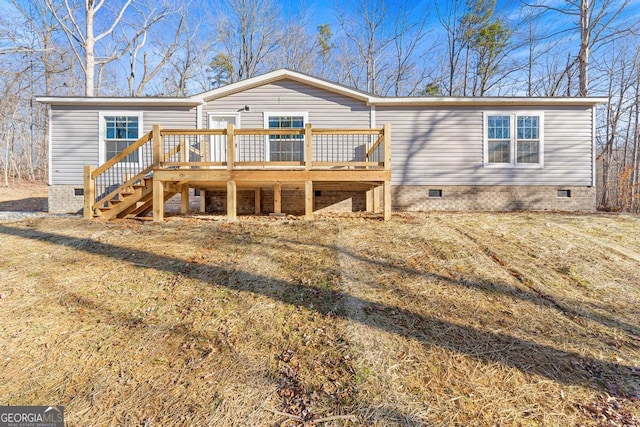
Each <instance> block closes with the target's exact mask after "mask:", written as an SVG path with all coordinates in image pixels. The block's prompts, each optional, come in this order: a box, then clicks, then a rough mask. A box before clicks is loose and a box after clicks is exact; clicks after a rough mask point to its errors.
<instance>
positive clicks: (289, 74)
mask: <svg viewBox="0 0 640 427" xmlns="http://www.w3.org/2000/svg"><path fill="white" fill-rule="evenodd" d="M284 79H290V80H294V81H297V82H300V83H305V84H308V85H310V86H314V87H317V88H320V89H325V90H328V91H330V92H335V93H339V94H342V95H345V96H348V97H351V98H355V99H359V100H361V101H364V102H370V100H371V98H372V97H371V96H369V95H367V94H366V93H364V92H360V91H357V90H354V89H351V88H348V87H346V86H342V85H339V84H335V83H331V82H329V81H327V80H323V79H318V78H316V77H311V76H308V75H306V74H302V73H297V72H295V71H291V70H283V69H281V70H276V71H272V72H270V73H266V74H263V75H261V76H257V77H252V78H249V79H246V80H242V81H239V82H236V83H231V84H228V85H226V86H222V87H220V88H217V89H213V90H210V91H208V92H204V93H201V94H200V95H195V96H193V99H200V100H202V101H203V102H206V101H211V100H214V99H217V98H222V97H223V96H227V95H231V94H234V93H238V92H242V91H243V90H247V89H251V88H254V87H258V86H262V85H266V84H269V83H273V82H277V81H279V80H284Z"/></svg>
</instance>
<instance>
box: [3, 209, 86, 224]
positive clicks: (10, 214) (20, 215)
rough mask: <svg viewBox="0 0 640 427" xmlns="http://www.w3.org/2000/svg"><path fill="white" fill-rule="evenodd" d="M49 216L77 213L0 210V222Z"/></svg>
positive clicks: (66, 215)
mask: <svg viewBox="0 0 640 427" xmlns="http://www.w3.org/2000/svg"><path fill="white" fill-rule="evenodd" d="M49 216H58V217H73V216H77V215H73V214H50V213H46V212H31V211H7V212H2V211H0V222H15V221H22V220H23V219H25V218H33V217H38V218H42V217H49Z"/></svg>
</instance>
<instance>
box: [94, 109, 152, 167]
mask: <svg viewBox="0 0 640 427" xmlns="http://www.w3.org/2000/svg"><path fill="white" fill-rule="evenodd" d="M105 116H136V117H138V137H137V138H136V140H138V139H140V138H141V137H142V135H144V132H143V129H144V123H143V122H142V117H143V112H142V111H100V112H99V114H98V117H99V123H98V141H99V143H98V159H99V162H98V164H100V165H101V164H104V162H106V160H105V157H106V147H105V142H106V138H105V137H106V134H105V126H104V125H105V123H104V118H105ZM133 164H136V163H133ZM137 164H138V165H139V166H142V152H141V150H140V149H138V163H137Z"/></svg>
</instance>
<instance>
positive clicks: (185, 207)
mask: <svg viewBox="0 0 640 427" xmlns="http://www.w3.org/2000/svg"><path fill="white" fill-rule="evenodd" d="M180 213H181V214H188V213H189V186H188V185H183V186H182V188H181V189H180Z"/></svg>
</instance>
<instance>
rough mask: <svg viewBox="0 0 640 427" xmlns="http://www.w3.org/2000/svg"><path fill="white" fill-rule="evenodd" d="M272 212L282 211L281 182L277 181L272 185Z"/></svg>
mask: <svg viewBox="0 0 640 427" xmlns="http://www.w3.org/2000/svg"><path fill="white" fill-rule="evenodd" d="M273 212H274V213H277V214H279V213H282V184H280V183H279V182H276V183H275V184H274V185H273Z"/></svg>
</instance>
